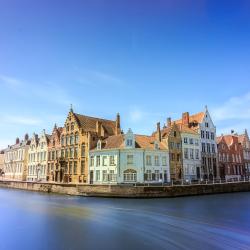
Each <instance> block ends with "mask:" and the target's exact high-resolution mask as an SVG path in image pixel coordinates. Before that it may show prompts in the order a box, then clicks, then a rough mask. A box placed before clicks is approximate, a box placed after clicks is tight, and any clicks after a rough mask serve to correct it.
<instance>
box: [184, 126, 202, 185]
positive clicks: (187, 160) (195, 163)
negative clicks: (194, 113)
mask: <svg viewBox="0 0 250 250" xmlns="http://www.w3.org/2000/svg"><path fill="white" fill-rule="evenodd" d="M180 131H181V139H182V154H183V156H182V159H183V179H184V180H188V181H191V180H197V179H200V173H201V140H200V135H199V134H198V133H197V132H196V131H194V130H192V129H190V128H189V127H186V126H181V128H180Z"/></svg>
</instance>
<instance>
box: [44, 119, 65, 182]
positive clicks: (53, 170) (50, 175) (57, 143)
mask: <svg viewBox="0 0 250 250" xmlns="http://www.w3.org/2000/svg"><path fill="white" fill-rule="evenodd" d="M62 130H63V128H60V127H57V126H56V124H55V126H54V129H53V131H52V135H51V137H50V140H49V144H48V171H47V180H48V181H56V182H62V180H63V174H62V169H61V168H60V157H61V134H62Z"/></svg>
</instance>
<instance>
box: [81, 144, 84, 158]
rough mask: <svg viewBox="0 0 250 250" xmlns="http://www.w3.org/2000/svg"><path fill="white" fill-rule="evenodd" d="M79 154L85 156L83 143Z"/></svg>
mask: <svg viewBox="0 0 250 250" xmlns="http://www.w3.org/2000/svg"><path fill="white" fill-rule="evenodd" d="M81 156H82V157H85V143H83V144H82V148H81Z"/></svg>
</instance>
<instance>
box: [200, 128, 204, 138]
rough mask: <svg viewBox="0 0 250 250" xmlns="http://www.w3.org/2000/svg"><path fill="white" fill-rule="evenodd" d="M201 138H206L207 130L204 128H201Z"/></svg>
mask: <svg viewBox="0 0 250 250" xmlns="http://www.w3.org/2000/svg"><path fill="white" fill-rule="evenodd" d="M201 138H205V132H204V130H201Z"/></svg>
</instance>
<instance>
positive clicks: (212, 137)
mask: <svg viewBox="0 0 250 250" xmlns="http://www.w3.org/2000/svg"><path fill="white" fill-rule="evenodd" d="M211 140H214V133H213V132H211Z"/></svg>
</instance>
